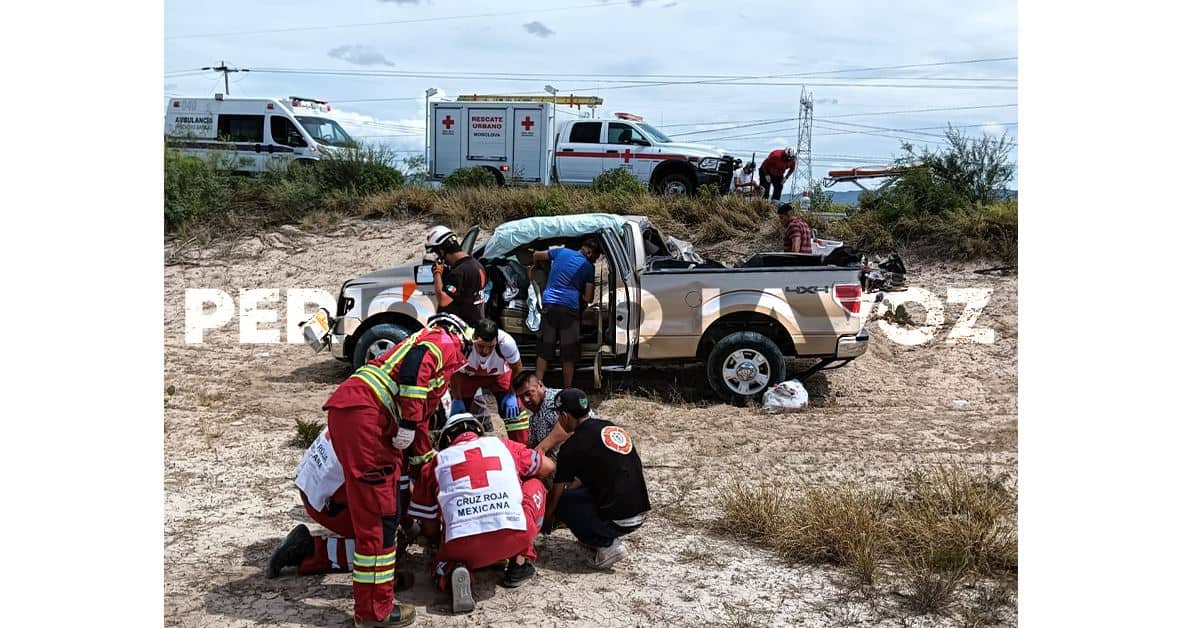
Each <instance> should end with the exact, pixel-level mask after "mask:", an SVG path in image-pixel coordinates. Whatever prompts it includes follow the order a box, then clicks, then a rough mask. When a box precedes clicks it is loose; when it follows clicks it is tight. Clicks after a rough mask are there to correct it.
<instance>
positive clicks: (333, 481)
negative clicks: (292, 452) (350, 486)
mask: <svg viewBox="0 0 1200 628" xmlns="http://www.w3.org/2000/svg"><path fill="white" fill-rule="evenodd" d="M344 481H345V477H344V475H343V473H342V464H341V463H340V462H338V458H337V454H335V453H334V452H333V441H331V440H329V427H328V426H326V427H325V428H324V429H322V430H321V434H320V435H318V436H317V439H316V440H314V441H313V442H312V445H309V446H308V451H306V452H304V457H303V458H301V459H300V464H298V465H296V486H298V487H300V490H301V491H304V496H305V497H306V498H308V503H309V504H312V506H313V508H316V509H317V510H324V509H325V507H326V506H328V505H329V504H328V503H327V502H328V501H329V497H330V496H332V495H333V494H334V492H336V491H337V490H338V487H340V486H341V485H342V483H343V482H344Z"/></svg>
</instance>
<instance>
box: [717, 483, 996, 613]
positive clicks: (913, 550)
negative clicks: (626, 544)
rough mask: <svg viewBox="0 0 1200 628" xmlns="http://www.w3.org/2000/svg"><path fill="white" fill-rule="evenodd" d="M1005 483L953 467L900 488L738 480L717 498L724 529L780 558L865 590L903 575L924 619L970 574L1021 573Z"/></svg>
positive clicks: (939, 608) (719, 526)
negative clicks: (831, 568) (844, 574)
mask: <svg viewBox="0 0 1200 628" xmlns="http://www.w3.org/2000/svg"><path fill="white" fill-rule="evenodd" d="M1010 484H1011V482H1010V481H1009V479H1008V478H1007V477H1006V476H994V477H993V476H982V475H974V474H972V473H971V472H968V471H967V470H964V469H961V468H956V467H949V468H938V469H936V470H934V471H931V472H925V471H914V472H911V473H909V474H908V475H907V476H906V477H905V480H904V482H903V485H902V486H901V487H900V488H899V489H898V490H888V489H883V488H876V487H862V486H850V485H847V486H837V487H812V488H809V489H806V490H804V491H801V492H798V493H791V492H784V491H780V490H776V489H773V488H770V487H763V486H750V485H746V484H742V483H735V484H732V485H730V486H727V487H726V488H724V489H723V490H722V491H721V493H720V494H719V496H718V506H719V508H720V512H721V514H720V515H719V517H718V519H717V520H716V521H715V522H713V526H712V527H713V528H714V529H715V530H716V531H718V532H723V533H728V534H734V535H736V536H741V537H743V538H748V539H751V540H754V541H757V542H759V543H762V544H764V545H767V546H769V547H771V548H773V549H774V550H775V551H777V552H778V553H779V554H780V555H781V556H782V557H783V558H785V559H787V560H790V561H796V562H801V563H809V564H833V565H838V566H841V567H843V568H846V569H847V570H848V571H849V572H850V573H851V575H853V576H854V577H855V579H856V580H857V581H858V583H859V584H860V585H861V586H870V585H873V584H875V583H876V582H877V580H878V579H879V578H880V576H881V575H882V574H883V573H884V572H886V571H889V570H898V571H899V573H900V575H901V580H902V582H903V583H904V585H905V586H906V588H907V589H909V590H910V594H909V597H910V598H911V600H912V606H913V608H914V609H915V610H918V611H919V612H922V613H926V612H942V611H944V610H945V609H946V608H947V607H948V605H949V603H950V602H949V599H952V598H953V597H954V595H955V593H956V591H957V590H958V588H959V586H960V585H961V584H962V582H963V579H964V578H965V577H966V576H967V575H979V576H986V577H1000V578H1010V577H1015V576H1016V571H1017V540H1016V495H1015V494H1014V492H1013V490H1012V489H1010V488H1009V485H1010Z"/></svg>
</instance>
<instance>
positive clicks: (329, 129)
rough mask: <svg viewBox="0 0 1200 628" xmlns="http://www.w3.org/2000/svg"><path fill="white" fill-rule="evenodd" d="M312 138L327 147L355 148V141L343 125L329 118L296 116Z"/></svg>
mask: <svg viewBox="0 0 1200 628" xmlns="http://www.w3.org/2000/svg"><path fill="white" fill-rule="evenodd" d="M296 119H297V120H299V121H300V124H302V125H304V130H305V131H308V134H309V135H311V136H312V138H313V139H314V140H316V141H318V142H320V143H322V144H324V145H326V146H353V145H354V140H353V139H352V138H351V137H350V134H349V133H346V130H345V129H343V128H342V125H340V124H338V123H337V122H335V121H333V120H330V119H329V118H318V117H315V116H296Z"/></svg>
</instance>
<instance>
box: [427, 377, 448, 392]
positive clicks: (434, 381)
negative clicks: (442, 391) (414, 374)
mask: <svg viewBox="0 0 1200 628" xmlns="http://www.w3.org/2000/svg"><path fill="white" fill-rule="evenodd" d="M445 384H446V378H445V377H443V376H441V375H438V376H437V377H433V378H430V380H429V386H430V390H432V389H434V388H441V387H442V386H444V385H445Z"/></svg>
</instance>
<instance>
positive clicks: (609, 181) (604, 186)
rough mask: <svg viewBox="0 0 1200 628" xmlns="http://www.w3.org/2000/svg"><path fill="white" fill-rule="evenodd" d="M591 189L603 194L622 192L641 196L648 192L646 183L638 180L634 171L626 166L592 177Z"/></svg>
mask: <svg viewBox="0 0 1200 628" xmlns="http://www.w3.org/2000/svg"><path fill="white" fill-rule="evenodd" d="M590 189H591V190H592V191H593V192H599V193H601V194H608V193H614V192H615V193H620V194H630V195H634V196H640V195H643V194H646V193H648V190H647V189H646V184H644V183H642V182H641V181H638V178H637V177H635V176H633V173H632V172H630V171H628V170H626V169H624V168H613V169H612V170H605V171H604V172H601V173H600V174H598V175H596V178H595V179H592V185H591V187H590Z"/></svg>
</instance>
